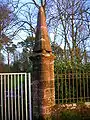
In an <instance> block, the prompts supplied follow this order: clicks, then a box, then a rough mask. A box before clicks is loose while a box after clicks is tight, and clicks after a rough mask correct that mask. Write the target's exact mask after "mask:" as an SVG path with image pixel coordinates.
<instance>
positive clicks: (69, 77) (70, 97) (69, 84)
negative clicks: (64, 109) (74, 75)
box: [68, 72, 71, 103]
mask: <svg viewBox="0 0 90 120" xmlns="http://www.w3.org/2000/svg"><path fill="white" fill-rule="evenodd" d="M68 77H69V78H68V79H69V100H70V103H71V90H70V89H71V86H70V72H69V75H68Z"/></svg>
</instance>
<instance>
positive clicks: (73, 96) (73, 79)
mask: <svg viewBox="0 0 90 120" xmlns="http://www.w3.org/2000/svg"><path fill="white" fill-rule="evenodd" d="M72 80H73V102H74V72H73V71H72Z"/></svg>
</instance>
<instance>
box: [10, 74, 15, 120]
mask: <svg viewBox="0 0 90 120" xmlns="http://www.w3.org/2000/svg"><path fill="white" fill-rule="evenodd" d="M10 97H11V113H12V120H13V97H14V96H13V76H12V75H11V96H10Z"/></svg>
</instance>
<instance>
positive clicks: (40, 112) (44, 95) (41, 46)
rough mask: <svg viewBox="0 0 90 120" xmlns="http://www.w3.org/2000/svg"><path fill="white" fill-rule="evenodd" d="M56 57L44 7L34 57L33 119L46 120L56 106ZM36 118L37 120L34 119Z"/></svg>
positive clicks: (41, 10)
mask: <svg viewBox="0 0 90 120" xmlns="http://www.w3.org/2000/svg"><path fill="white" fill-rule="evenodd" d="M54 58H55V57H54V55H53V54H52V50H51V46H50V41H49V37H48V32H47V25H46V18H45V13H44V10H43V7H40V8H39V13H38V21H37V32H36V40H35V46H34V50H33V55H32V56H31V57H30V59H31V60H32V61H33V73H32V104H33V107H32V109H33V119H35V120H36V118H38V117H39V116H41V117H42V118H45V117H46V116H47V115H50V114H51V107H52V106H54V105H55V86H54ZM34 117H36V118H34Z"/></svg>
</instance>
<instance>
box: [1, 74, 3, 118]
mask: <svg viewBox="0 0 90 120" xmlns="http://www.w3.org/2000/svg"><path fill="white" fill-rule="evenodd" d="M1 114H2V115H1V116H2V120H3V75H1Z"/></svg>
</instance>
